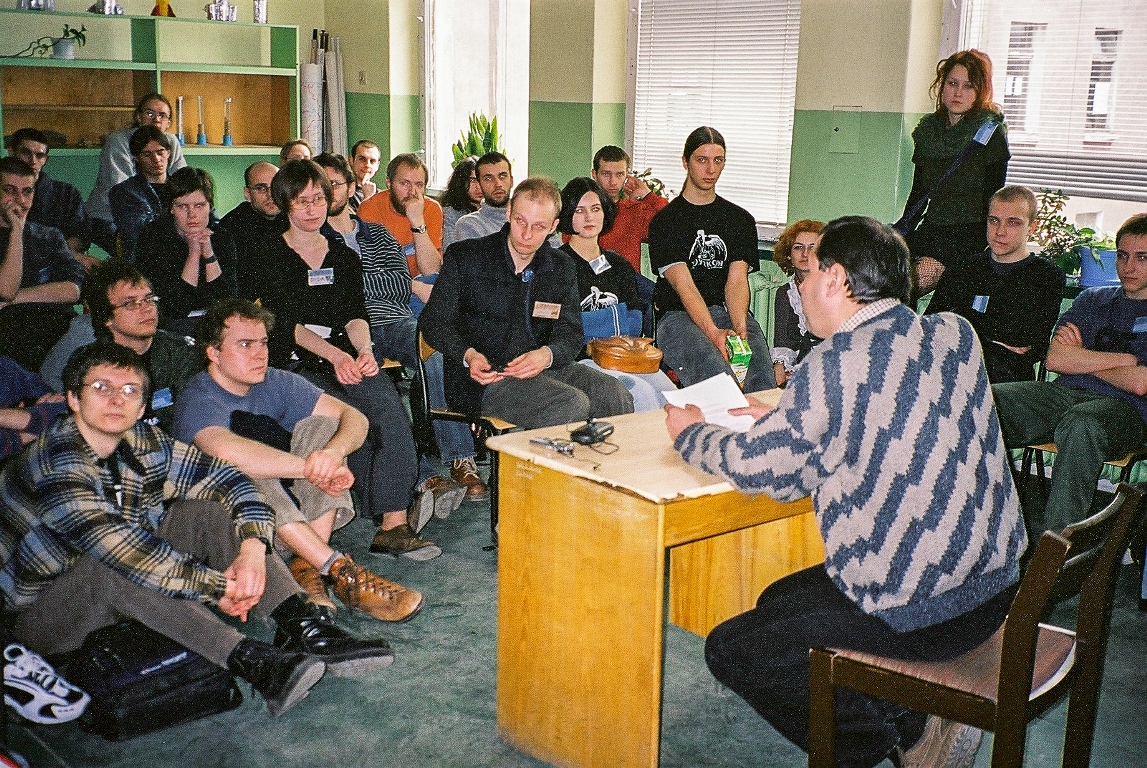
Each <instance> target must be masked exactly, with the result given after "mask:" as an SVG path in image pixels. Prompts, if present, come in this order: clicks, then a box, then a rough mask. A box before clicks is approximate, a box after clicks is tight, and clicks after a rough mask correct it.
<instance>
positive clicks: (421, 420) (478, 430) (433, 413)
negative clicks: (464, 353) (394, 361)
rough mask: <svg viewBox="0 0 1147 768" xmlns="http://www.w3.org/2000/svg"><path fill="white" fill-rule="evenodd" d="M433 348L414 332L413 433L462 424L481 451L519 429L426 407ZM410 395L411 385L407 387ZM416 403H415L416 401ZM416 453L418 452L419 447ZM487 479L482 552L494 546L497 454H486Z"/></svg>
mask: <svg viewBox="0 0 1147 768" xmlns="http://www.w3.org/2000/svg"><path fill="white" fill-rule="evenodd" d="M434 351H435V350H434V348H433V347H431V346H430V345H429V344H427V343H426V340H425V339H424V338H423V337H422V332H421V331H419V332H418V381H417V382H416V384H417V388H418V392H417V394H418V397H411V398H410V415H411V419H412V421H413V422H414V425H415V431H416V433H417V432H422V433H425V432H427V431H428V430H429V431H431V434H432V430H431V427H432V425H433V423H434V422H435V421H453V422H456V423H459V424H466V425H468V426H469V427H470V432H471V434H473V435H474V443H475V445H476V446H478V447H480V448H482V449H485V446H486V438H488V437H492V436H494V435H500V434H502V433H503V432H517V431H519V430H520V429H521V427H519V426H517V425H516V424H511V423H510V422H508V421H503V420H502V419H499V418H496V417H494V416H482V415H481V414H466V413H462V412H461V411H453V410H450V409H448V408H431V407H430V389H429V385H428V384H427V383H426V361H427V360H429V359H430V356H431V355H433V354H434ZM411 389H412V393H411V394H414V392H413V390H414V386H413V385H412V387H411ZM416 401H417V402H416ZM419 450H422V449H421V448H420V449H419ZM489 455H490V479H489V482H487V484H486V485H487V486H488V487H489V489H490V539H491V544H490V545H489V546H488V547H486V549H493V548H495V547H497V546H498V452H497V451H490V452H489Z"/></svg>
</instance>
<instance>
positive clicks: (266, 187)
mask: <svg viewBox="0 0 1147 768" xmlns="http://www.w3.org/2000/svg"><path fill="white" fill-rule="evenodd" d="M247 189H249V190H251V191H252V192H257V193H259V194H260V195H265V194H267V193H268V192H270V191H271V185H270V184H252V185H251V186H249V187H247Z"/></svg>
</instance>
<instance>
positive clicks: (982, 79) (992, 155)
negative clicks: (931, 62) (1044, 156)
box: [904, 49, 1011, 296]
mask: <svg viewBox="0 0 1147 768" xmlns="http://www.w3.org/2000/svg"><path fill="white" fill-rule="evenodd" d="M929 92H930V93H931V94H932V95H933V97H934V98H935V99H936V111H935V112H932V113H931V114H928V115H925V116H924V117H923V118H921V120H920V122H919V123H918V124H917V126H916V129H915V130H914V131H913V132H912V140H913V142H914V145H915V149H914V151H913V153H912V163H913V165H914V166H915V171H914V173H913V176H912V191H911V192H910V193H909V194H908V201H907V203H905V207H904V210H905V211H907V210H908V209H909V208H911V207H912V206H913V205H915V204H916V201H917V200H919V199H920V198H921V197H923V196H924V195H925V194H927V193H928V191H929V190H932V189H933V187H935V189H934V190H933V192H932V197H931V199H930V200H929V201H928V208H927V210H926V211H925V213H924V218H923V220H922V221H921V222H920V224H919V226H918V227H916V229H915V230H914V231H912V232H909V233H908V235H907V237H906V238H905V240H906V241H907V242H908V249H909V251H910V252H911V254H912V261H913V263H914V264H915V267H916V270H915V271H916V295H917V296H922V295H924V294H925V293H928V292H929V291H931V290H932V289H933V288H935V287H936V283H937V282H939V280H940V275H942V274H943V273H944V265H945V264H947V263H949V262H950V261H951V260H953V259H960V258H964V257H965V256H968V255H969V254H973V253H977V252H979V251H982V250H984V248H986V247H987V246H988V241H987V235H986V232H987V219H988V201H989V200H990V199H991V197H992V194H993V193H995V191H996V190H997V189H999V188H1000V187H1002V186H1004V180H1005V178H1006V176H1007V172H1008V160H1009V159H1011V153H1010V152H1009V151H1008V140H1007V126H1005V125H1004V124H1003V122H1004V115H1003V112H1002V111H1001V110H1000V107H999V106H998V105H996V104H995V103H994V102H993V101H992V61H991V59H989V58H988V56H987V54H985V53H982V52H981V51H977V50H974V49H971V50H967V51H960V52H958V53H954V54H952V55H951V56H949V57H948V58H946V59H944V60H943V61H941V62H940V63H939V64H937V65H936V78H935V79H934V80H933V81H932V86H931V89H930V91H929ZM989 120H990V121H994V122H996V123H999V125H998V127H997V128H996V131H995V133H994V134H992V138H991V139H990V140H989V141H988V144H987V146H983V147H977V148H976V150H975V151H974V152H973V153H972V154H971V156H970V157H968V158H966V159H965V160H964V162H963V163H962V164H961V165H960V166H959V168H957V169H956V171H955V172H954V173H953V174H952V175H951V176H949V177H948V178H947V179H944V181H943V182H940V183H939V184H938V185H937V182H938V181H939V180H940V178H941V177H942V176H943V175H944V173H945V172H946V171H947V170H948V168H949V167H951V165H952V162H953V161H954V160H955V159H956V156H957V155H959V154H960V152H961V150H963V149H964V147H965V146H967V144H968V142H969V141H971V139H972V137H973V136H975V135H976V132H977V131H978V130H979V129H980V126H982V125H983V124H984V123H986V122H988V121H989Z"/></svg>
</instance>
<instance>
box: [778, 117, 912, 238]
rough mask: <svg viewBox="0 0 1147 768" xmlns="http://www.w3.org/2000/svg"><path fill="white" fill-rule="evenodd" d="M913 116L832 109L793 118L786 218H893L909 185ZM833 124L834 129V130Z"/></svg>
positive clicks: (896, 216) (897, 215)
mask: <svg viewBox="0 0 1147 768" xmlns="http://www.w3.org/2000/svg"><path fill="white" fill-rule="evenodd" d="M920 117H921V116H920V115H918V114H902V113H898V112H856V113H852V114H851V115H849V116H848V117H847V119H846V120H845V121H844V122H845V123H846V125H845V126H843V128H844V130H845V131H846V132H854V133H855V136H848V137H846V138H845V140H843V141H842V140H841V129H842V125H841V123H842V120H841V116H840V114H839V113H834V112H833V111H832V110H797V111H796V113H795V114H794V116H793V146H792V155H791V166H790V175H789V178H790V182H789V201H788V220H789V221H790V222H791V221H797V220H800V219H819V220H821V221H828V220H829V219H833V218H836V217H837V216H846V215H854V214H855V215H865V216H872V217H874V218H877V219H880V220H881V221H886V222H893V221H895V220H896V219H898V218H900V214H901V213H902V212H903V208H904V200H905V199H906V198H907V197H908V190H909V187H910V186H911V183H912V164H911V162H910V158H911V157H912V135H911V134H912V128H914V127H915V125H916V123H917V121H919V119H920ZM834 128H835V129H836V130H834Z"/></svg>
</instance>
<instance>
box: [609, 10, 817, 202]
mask: <svg viewBox="0 0 1147 768" xmlns="http://www.w3.org/2000/svg"><path fill="white" fill-rule="evenodd" d="M799 36H800V0H641V2H640V10H639V14H638V33H637V66H636V70H637V73H636V86H635V98H634V116H633V144H632V147H633V152H632V155H633V165H634V168H635V170H637V171H641V170H644V169H645V168H652V169H653V175H654V176H656V177H657V178H659V179H661V180H662V181H663V182H665V185H666V187H668V188H669V189H670V190H672V191H673V192H674V193H675V194H676V193H680V191H681V185H682V182H683V181H684V179H685V171H684V169H683V168H682V167H681V151H682V148H683V147H684V145H685V137H686V136H688V135H689V133H690V132H691V131H692V130H693V129H694V128H697V127H699V126H702V125H708V126H712V127H713V128H716V129H717V130H718V131H720V132H721V135H723V136H724V137H725V143H726V145H727V148H726V156H727V162H726V165H725V170H724V172H723V173H722V175H721V180H720V182H719V183H718V185H717V192H718V194H720V195H721V196H722V197H725V198H727V199H729V200H731V201H733V202H734V203H736V204H738V205H740V206H742V207H744V208H746V209H748V210H749V211H750V212H751V213H752V214H753V215H754V217H756V219H757V220H758V221H762V222H771V223H784V221H785V218H786V216H787V209H788V188H789V154H790V150H791V147H792V132H793V105H794V102H795V97H796V70H797V44H798V38H799Z"/></svg>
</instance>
